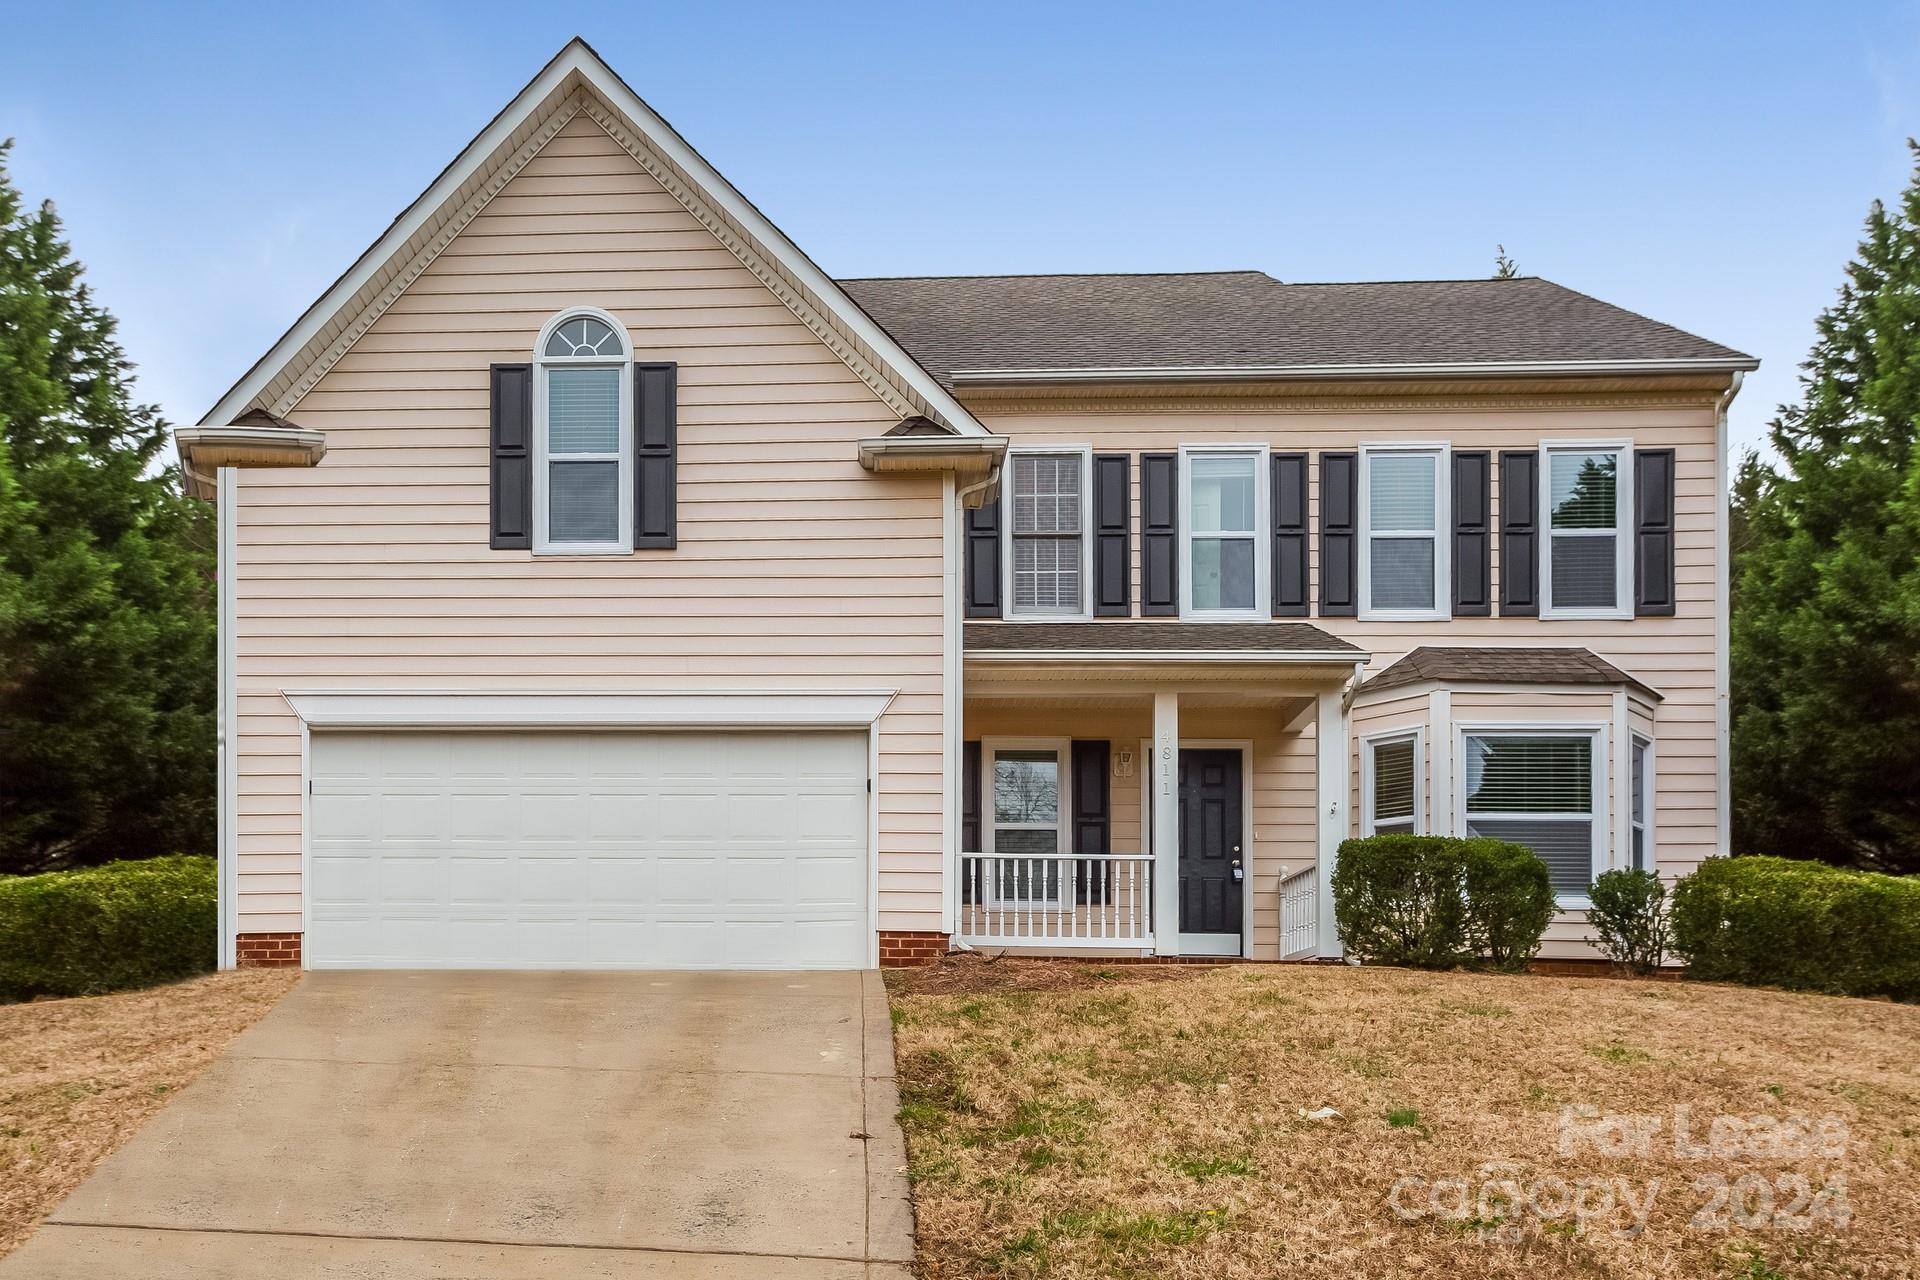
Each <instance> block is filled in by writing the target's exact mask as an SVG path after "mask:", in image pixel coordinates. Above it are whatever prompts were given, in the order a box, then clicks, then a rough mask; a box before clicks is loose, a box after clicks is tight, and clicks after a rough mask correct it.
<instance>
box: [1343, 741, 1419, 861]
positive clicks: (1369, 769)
mask: <svg viewBox="0 0 1920 1280" xmlns="http://www.w3.org/2000/svg"><path fill="white" fill-rule="evenodd" d="M1408 741H1411V742H1412V743H1413V834H1415V835H1426V834H1428V827H1427V731H1426V730H1425V729H1423V728H1414V729H1392V730H1387V731H1385V732H1381V733H1369V734H1366V735H1364V736H1362V737H1361V739H1360V833H1361V834H1362V835H1368V836H1373V835H1378V834H1380V833H1379V831H1378V830H1377V824H1378V817H1379V815H1377V814H1376V813H1374V811H1373V805H1374V794H1373V752H1374V748H1376V747H1381V746H1386V745H1388V744H1391V743H1395V742H1408Z"/></svg>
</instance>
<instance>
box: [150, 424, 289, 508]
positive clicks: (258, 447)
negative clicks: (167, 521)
mask: <svg viewBox="0 0 1920 1280" xmlns="http://www.w3.org/2000/svg"><path fill="white" fill-rule="evenodd" d="M173 447H174V448H175V449H176V450H177V451H178V452H179V454H180V470H181V471H182V472H184V473H185V475H186V478H187V493H188V494H189V495H190V496H192V497H196V498H212V497H213V496H214V494H215V492H216V490H217V488H218V486H217V485H216V484H215V482H214V474H215V473H216V472H217V471H218V470H219V469H220V468H222V467H311V466H316V465H318V464H319V462H320V459H322V458H324V457H326V456H327V436H326V433H325V432H324V431H315V430H313V429H312V428H310V427H241V426H229V427H175V428H174V431H173Z"/></svg>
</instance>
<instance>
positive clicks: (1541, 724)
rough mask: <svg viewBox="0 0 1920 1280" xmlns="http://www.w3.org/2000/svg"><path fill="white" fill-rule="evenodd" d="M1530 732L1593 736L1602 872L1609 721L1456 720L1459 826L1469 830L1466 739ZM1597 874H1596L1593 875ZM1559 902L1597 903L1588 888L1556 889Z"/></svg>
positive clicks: (1608, 859) (1608, 851) (1607, 835)
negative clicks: (1576, 889)
mask: <svg viewBox="0 0 1920 1280" xmlns="http://www.w3.org/2000/svg"><path fill="white" fill-rule="evenodd" d="M1501 734H1509V735H1525V736H1530V737H1538V738H1577V737H1585V738H1591V739H1593V749H1592V750H1591V751H1590V752H1589V753H1588V754H1589V756H1590V757H1591V760H1592V770H1593V777H1592V779H1591V781H1590V784H1589V785H1590V788H1591V792H1592V795H1593V871H1592V876H1593V877H1597V876H1599V874H1600V873H1601V872H1603V871H1605V870H1607V869H1608V868H1609V867H1611V866H1612V865H1613V840H1614V836H1613V828H1612V827H1611V826H1610V825H1609V823H1608V820H1607V817H1608V814H1609V813H1610V812H1611V807H1610V805H1609V804H1608V798H1609V793H1608V791H1607V785H1606V784H1607V772H1608V769H1607V760H1608V758H1609V757H1608V755H1607V743H1608V734H1609V726H1608V725H1607V724H1605V723H1604V722H1600V721H1568V720H1497V721H1494V720H1475V721H1455V722H1454V738H1453V777H1454V785H1453V810H1454V823H1455V826H1454V830H1456V831H1457V832H1459V834H1461V835H1463V836H1464V835H1466V834H1467V739H1468V738H1473V737H1481V736H1485V735H1501ZM1501 816H1503V817H1510V818H1540V819H1544V820H1547V821H1552V820H1554V819H1558V818H1565V817H1566V816H1567V815H1566V814H1564V813H1539V814H1529V813H1509V814H1503V815H1501ZM1589 878H1592V877H1589ZM1554 901H1555V904H1556V905H1557V906H1558V907H1559V909H1560V910H1562V911H1584V910H1586V909H1587V908H1588V907H1591V906H1592V905H1593V899H1592V898H1591V897H1590V896H1589V895H1587V894H1585V893H1559V892H1556V893H1555V894H1554Z"/></svg>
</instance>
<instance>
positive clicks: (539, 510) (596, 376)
mask: <svg viewBox="0 0 1920 1280" xmlns="http://www.w3.org/2000/svg"><path fill="white" fill-rule="evenodd" d="M533 404H534V450H535V465H534V473H533V474H534V479H533V518H534V530H535V536H534V550H536V551H544V552H560V553H571V554H596V553H599V554H605V553H624V552H628V551H631V550H632V549H633V499H632V495H633V363H632V360H631V358H630V353H629V352H628V350H627V341H626V337H625V335H624V334H623V333H622V331H621V328H620V326H619V324H618V323H617V322H616V321H615V320H614V319H613V317H611V316H609V315H606V314H605V313H603V312H599V311H574V312H568V313H564V314H562V315H561V316H559V317H558V318H556V320H555V321H554V322H553V323H552V324H550V325H548V326H547V329H546V332H545V333H543V334H542V335H541V340H540V347H539V350H538V359H537V361H536V364H535V377H534V400H533Z"/></svg>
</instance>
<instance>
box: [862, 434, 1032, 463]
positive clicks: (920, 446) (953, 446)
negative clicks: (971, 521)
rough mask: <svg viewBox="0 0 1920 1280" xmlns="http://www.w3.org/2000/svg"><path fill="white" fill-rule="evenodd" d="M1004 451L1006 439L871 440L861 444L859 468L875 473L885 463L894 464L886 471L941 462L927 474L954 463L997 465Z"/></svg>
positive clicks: (941, 437) (873, 438)
mask: <svg viewBox="0 0 1920 1280" xmlns="http://www.w3.org/2000/svg"><path fill="white" fill-rule="evenodd" d="M1006 451H1007V437H1006V436H871V437H869V438H867V439H865V440H862V441H860V465H861V466H863V467H865V468H866V469H867V470H869V471H873V470H877V469H878V466H879V464H880V463H881V461H882V460H883V459H884V460H886V461H888V462H891V463H895V464H905V465H894V466H892V467H889V468H888V469H889V470H894V471H903V470H908V469H910V468H911V469H916V470H918V469H922V468H921V467H920V466H919V464H921V463H922V462H929V463H933V462H944V463H946V464H947V465H946V466H944V467H942V466H927V467H925V468H924V469H925V470H929V471H940V470H948V469H951V467H952V465H953V464H954V463H956V462H960V463H965V462H975V461H979V462H984V463H986V464H987V465H992V464H993V463H997V462H999V460H1000V458H1001V457H1002V456H1003V455H1004V454H1005V453H1006Z"/></svg>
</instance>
